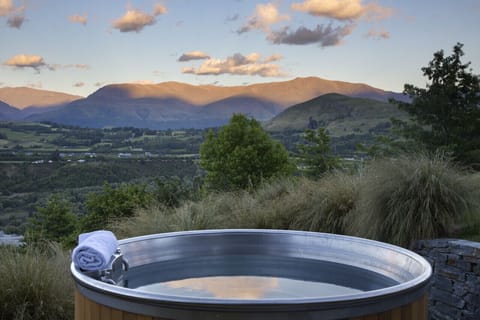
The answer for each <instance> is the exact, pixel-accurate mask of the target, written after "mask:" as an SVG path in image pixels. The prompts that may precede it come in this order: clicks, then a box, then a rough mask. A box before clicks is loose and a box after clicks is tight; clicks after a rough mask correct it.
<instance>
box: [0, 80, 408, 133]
mask: <svg viewBox="0 0 480 320" xmlns="http://www.w3.org/2000/svg"><path fill="white" fill-rule="evenodd" d="M15 89H17V94H15V93H14V91H15ZM27 90H31V91H27ZM39 91H40V92H39ZM327 93H338V94H342V95H346V96H349V97H355V98H365V99H373V100H376V101H383V102H385V101H387V100H388V99H389V98H395V99H404V97H403V95H401V94H399V93H394V92H387V91H383V90H381V89H378V88H374V87H371V86H368V85H366V84H360V83H348V82H342V81H330V80H325V79H321V78H316V77H308V78H296V79H294V80H290V81H282V82H270V83H262V84H252V85H246V86H230V87H223V86H213V85H190V84H186V83H180V82H163V83H159V84H152V85H145V84H143V85H142V84H113V85H107V86H105V87H102V88H100V89H99V90H97V91H96V92H94V93H92V94H91V95H89V96H88V97H86V98H81V97H79V96H73V95H67V94H62V93H55V92H51V91H43V95H42V90H35V89H29V88H0V101H3V102H5V103H7V104H8V105H10V106H12V107H15V108H17V109H19V110H18V111H19V113H18V114H16V115H13V116H12V115H10V116H9V117H10V118H12V117H13V119H23V120H28V121H52V122H57V123H62V124H69V125H78V126H84V127H113V126H133V127H149V128H153V129H168V128H171V129H174V128H205V127H212V126H218V125H223V124H225V123H226V122H227V121H228V119H229V118H230V117H231V115H232V114H234V113H244V114H247V115H250V116H253V117H255V118H256V119H258V120H261V121H266V120H270V119H272V118H273V117H275V116H276V115H278V114H279V113H281V112H282V111H284V110H285V109H287V108H288V107H290V106H293V105H296V104H299V103H303V102H305V101H308V100H311V99H314V98H316V97H318V96H321V95H325V94H327ZM3 109H5V107H2V109H1V110H3ZM1 110H0V111H1ZM9 110H10V109H9ZM10 111H11V110H10ZM10 113H11V112H10ZM13 113H15V112H13ZM2 114H3V113H0V119H7V118H5V117H6V116H2ZM9 120H10V119H9Z"/></svg>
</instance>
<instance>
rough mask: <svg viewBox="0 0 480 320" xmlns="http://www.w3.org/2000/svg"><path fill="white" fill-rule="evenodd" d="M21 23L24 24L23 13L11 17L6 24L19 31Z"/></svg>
mask: <svg viewBox="0 0 480 320" xmlns="http://www.w3.org/2000/svg"><path fill="white" fill-rule="evenodd" d="M23 22H25V15H24V14H23V13H21V14H18V15H12V16H10V17H9V18H8V20H7V24H8V26H9V27H10V28H17V29H20V27H21V26H22V24H23Z"/></svg>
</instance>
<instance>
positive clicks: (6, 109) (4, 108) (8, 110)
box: [0, 101, 21, 120]
mask: <svg viewBox="0 0 480 320" xmlns="http://www.w3.org/2000/svg"><path fill="white" fill-rule="evenodd" d="M20 118H21V111H20V110H18V109H16V108H14V107H12V106H10V105H8V104H6V103H5V102H3V101H0V120H18V119H20Z"/></svg>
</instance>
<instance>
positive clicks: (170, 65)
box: [0, 0, 480, 96]
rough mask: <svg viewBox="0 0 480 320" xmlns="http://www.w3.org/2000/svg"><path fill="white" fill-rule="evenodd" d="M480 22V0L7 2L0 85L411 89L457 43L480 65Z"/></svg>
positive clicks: (0, 17) (0, 38)
mask: <svg viewBox="0 0 480 320" xmlns="http://www.w3.org/2000/svg"><path fill="white" fill-rule="evenodd" d="M479 30H480V1H478V0H456V1H454V0H421V1H415V0H402V1H400V0H397V1H393V0H377V1H375V0H373V1H369V0H271V1H255V0H128V1H122V0H100V1H93V0H0V87H7V86H8V87H19V86H27V87H32V88H37V89H44V90H52V91H60V92H66V93H70V94H77V95H81V96H87V95H89V94H91V93H93V92H95V91H96V90H98V89H99V88H100V87H102V86H104V85H107V84H112V83H144V84H150V83H159V82H165V81H179V82H185V83H190V84H194V85H200V84H201V85H204V84H213V85H220V86H232V85H248V84H254V83H262V82H271V81H286V80H291V79H294V78H296V77H309V76H315V77H320V78H324V79H328V80H340V81H347V82H357V83H358V82H360V83H366V84H369V85H371V86H374V87H378V88H381V89H384V90H391V91H396V92H401V91H402V90H403V86H404V84H406V83H409V84H414V85H416V86H420V87H424V86H425V84H426V82H427V80H426V78H425V77H424V76H423V75H422V71H421V68H422V67H424V66H426V65H428V62H429V61H430V60H432V58H433V53H434V52H436V51H439V50H444V51H445V54H450V53H451V52H452V49H453V46H454V45H455V44H456V43H457V42H460V43H463V44H464V47H463V50H464V52H465V56H464V59H463V61H464V62H468V61H471V62H472V64H471V67H472V70H473V73H475V74H480V38H479V36H478V32H479Z"/></svg>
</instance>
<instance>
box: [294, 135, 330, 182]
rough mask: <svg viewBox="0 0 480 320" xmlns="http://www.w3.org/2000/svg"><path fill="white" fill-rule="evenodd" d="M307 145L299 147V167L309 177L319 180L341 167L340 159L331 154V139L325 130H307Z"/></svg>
mask: <svg viewBox="0 0 480 320" xmlns="http://www.w3.org/2000/svg"><path fill="white" fill-rule="evenodd" d="M303 138H304V140H305V143H301V144H298V145H297V148H298V150H299V154H298V158H299V161H298V162H299V165H300V166H301V167H303V168H304V169H303V171H304V172H305V173H306V175H307V176H309V177H312V178H319V177H320V176H322V175H323V174H324V173H325V172H327V171H330V170H332V169H335V168H338V167H339V159H338V158H337V157H335V156H333V155H332V154H331V152H330V137H329V136H328V134H327V132H326V130H325V128H317V130H311V129H307V130H305V133H304V137H303Z"/></svg>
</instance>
